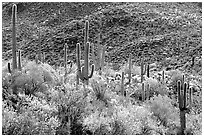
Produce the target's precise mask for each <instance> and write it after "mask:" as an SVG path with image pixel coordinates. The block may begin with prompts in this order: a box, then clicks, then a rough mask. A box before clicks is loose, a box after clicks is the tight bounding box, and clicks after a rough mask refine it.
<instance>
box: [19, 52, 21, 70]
mask: <svg viewBox="0 0 204 137" xmlns="http://www.w3.org/2000/svg"><path fill="white" fill-rule="evenodd" d="M18 70H21V51H20V50H18Z"/></svg>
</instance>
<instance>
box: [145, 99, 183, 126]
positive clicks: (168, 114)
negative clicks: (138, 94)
mask: <svg viewBox="0 0 204 137" xmlns="http://www.w3.org/2000/svg"><path fill="white" fill-rule="evenodd" d="M173 103H174V102H173V101H172V100H171V99H170V98H169V97H167V96H166V95H165V96H161V95H158V96H154V97H153V98H151V99H150V100H149V101H148V104H149V107H150V110H151V112H153V115H154V116H156V117H157V119H158V120H159V121H160V124H161V125H163V126H165V127H172V126H174V127H176V126H178V125H179V123H178V122H179V110H178V108H175V107H174V106H173V105H172V104H173Z"/></svg>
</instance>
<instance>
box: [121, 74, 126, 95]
mask: <svg viewBox="0 0 204 137" xmlns="http://www.w3.org/2000/svg"><path fill="white" fill-rule="evenodd" d="M124 79H125V76H124V72H122V78H121V93H122V95H123V96H124V95H125V94H124V92H125V91H124V90H125V88H124Z"/></svg>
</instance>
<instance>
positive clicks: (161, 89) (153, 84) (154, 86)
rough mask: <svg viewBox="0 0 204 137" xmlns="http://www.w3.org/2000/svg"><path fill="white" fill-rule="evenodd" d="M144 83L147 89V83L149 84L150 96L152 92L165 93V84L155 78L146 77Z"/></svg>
mask: <svg viewBox="0 0 204 137" xmlns="http://www.w3.org/2000/svg"><path fill="white" fill-rule="evenodd" d="M144 83H145V89H147V84H149V94H150V97H151V96H153V94H156V95H159V94H160V95H165V94H167V89H166V86H165V85H163V84H161V83H159V82H158V81H157V80H156V79H153V78H147V79H146V80H145V82H144Z"/></svg>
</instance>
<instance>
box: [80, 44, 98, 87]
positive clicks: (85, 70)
mask: <svg viewBox="0 0 204 137" xmlns="http://www.w3.org/2000/svg"><path fill="white" fill-rule="evenodd" d="M89 46H90V43H89V42H87V44H86V46H85V52H84V54H85V55H84V67H82V68H81V64H80V44H79V43H77V45H76V53H77V75H78V77H79V78H80V79H81V80H82V81H83V82H84V83H85V84H86V85H88V82H89V78H91V77H92V76H93V72H94V65H92V66H91V74H90V75H88V72H89V70H88V68H89V66H88V63H89V60H88V55H89Z"/></svg>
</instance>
